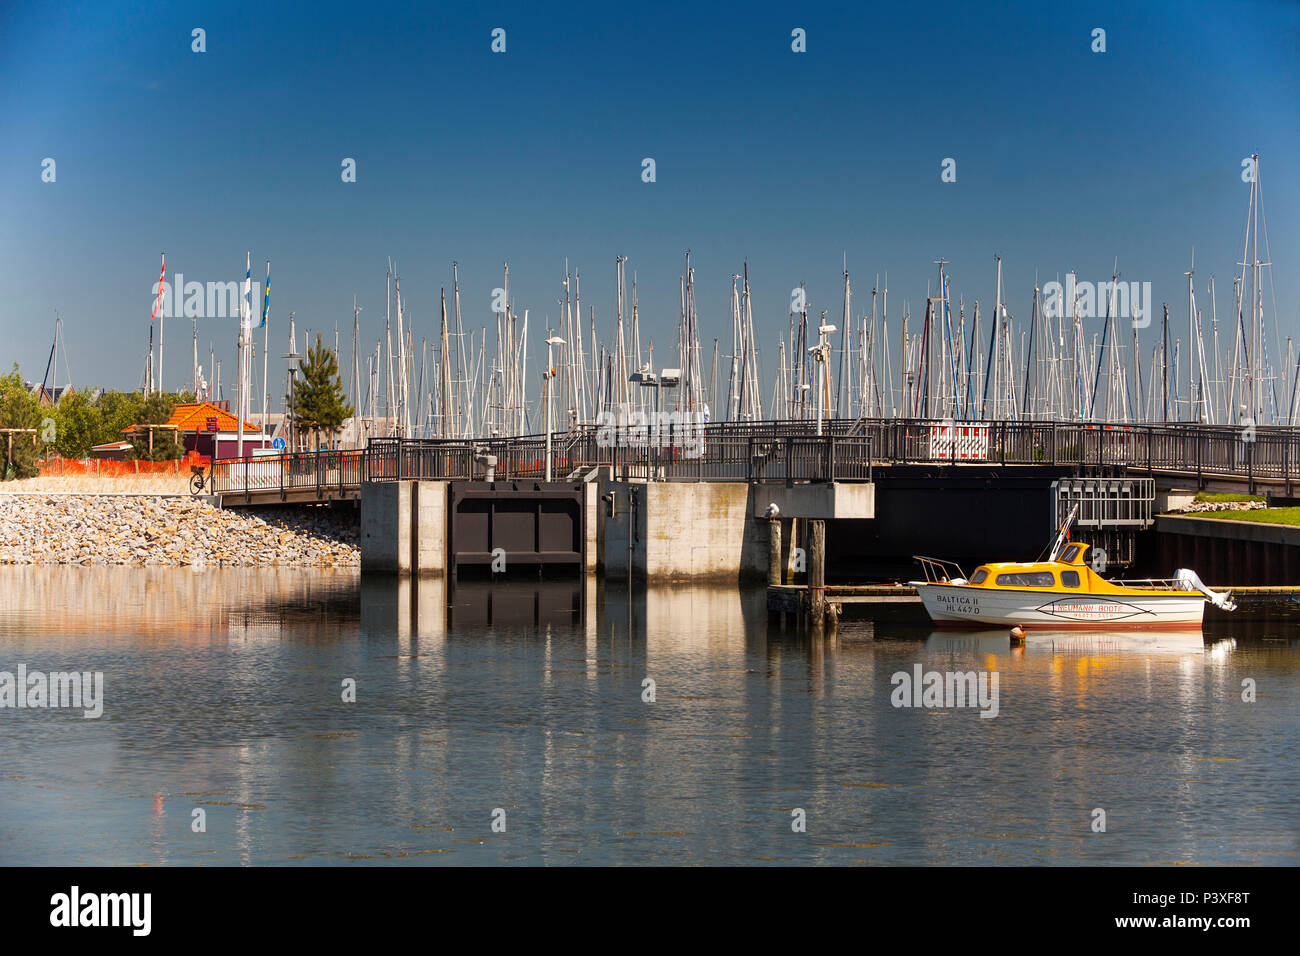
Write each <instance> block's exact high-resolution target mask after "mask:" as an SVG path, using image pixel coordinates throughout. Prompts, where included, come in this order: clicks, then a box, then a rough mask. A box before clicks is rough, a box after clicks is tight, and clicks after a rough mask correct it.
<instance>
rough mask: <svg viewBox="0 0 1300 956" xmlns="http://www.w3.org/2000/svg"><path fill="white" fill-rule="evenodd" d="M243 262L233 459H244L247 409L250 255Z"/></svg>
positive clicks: (251, 271)
mask: <svg viewBox="0 0 1300 956" xmlns="http://www.w3.org/2000/svg"><path fill="white" fill-rule="evenodd" d="M244 261H245V262H246V263H247V268H248V271H247V272H246V273H245V275H244V294H243V295H242V296H241V297H240V300H239V406H238V408H237V410H236V411H237V414H238V418H239V420H238V422H237V423H236V428H237V432H236V434H237V438H236V441H235V457H236V458H243V457H244V416H245V415H246V414H247V407H248V388H247V384H246V383H247V381H248V378H247V376H246V374H245V367H244V366H245V362H246V361H247V358H248V348H247V346H246V343H247V342H248V341H249V340H250V339H251V338H252V336H251V334H250V333H251V331H252V330H251V329H250V328H249V326H250V325H251V324H252V323H251V316H250V315H249V305H248V293H249V291H250V290H251V288H252V284H253V264H252V255H251V253H246V254H245V256H244Z"/></svg>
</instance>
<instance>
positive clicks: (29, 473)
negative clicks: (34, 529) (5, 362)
mask: <svg viewBox="0 0 1300 956" xmlns="http://www.w3.org/2000/svg"><path fill="white" fill-rule="evenodd" d="M42 411H43V410H42V408H41V404H40V402H39V401H37V399H36V396H35V395H33V394H32V393H31V392H29V391H28V390H27V385H26V383H25V382H24V381H23V377H22V375H20V374H19V372H18V363H17V362H15V363H14V367H13V371H12V372H10V373H8V374H7V375H0V428H33V429H37V430H38V434H37V435H36V438H37V439H38V441H39V440H40V439H41V437H42V436H41V435H40V434H39V430H40V429H41V425H42V420H43V419H44V418H45V417H46V416H45V415H43V414H42ZM0 455H3V456H4V470H3V471H2V472H0V478H3V479H9V478H32V477H35V475H36V474H37V468H36V447H35V443H34V442H33V441H32V436H31V435H29V434H27V433H25V432H17V433H9V432H6V433H0Z"/></svg>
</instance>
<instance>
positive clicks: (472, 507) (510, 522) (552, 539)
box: [448, 481, 586, 574]
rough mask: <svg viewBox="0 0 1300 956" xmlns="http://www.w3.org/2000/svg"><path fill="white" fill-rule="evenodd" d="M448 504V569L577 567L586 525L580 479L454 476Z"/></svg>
mask: <svg viewBox="0 0 1300 956" xmlns="http://www.w3.org/2000/svg"><path fill="white" fill-rule="evenodd" d="M448 506H449V507H450V509H451V521H450V527H449V534H448V549H449V551H450V554H451V561H450V566H451V570H452V571H453V572H455V571H459V570H461V569H469V568H478V569H481V570H484V571H490V572H491V573H506V574H508V573H509V572H510V570H511V569H512V568H521V567H526V568H539V569H540V568H546V569H549V568H556V569H559V570H572V571H573V572H574V573H575V574H576V573H579V572H581V570H582V567H583V542H584V540H585V534H586V527H585V513H584V508H583V485H582V483H581V482H577V483H570V482H549V483H548V482H543V481H496V482H484V481H456V482H452V483H451V491H450V498H449V504H448Z"/></svg>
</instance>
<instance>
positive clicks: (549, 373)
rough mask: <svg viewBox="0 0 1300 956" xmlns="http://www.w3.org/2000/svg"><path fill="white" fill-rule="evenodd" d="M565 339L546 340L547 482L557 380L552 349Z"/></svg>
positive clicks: (555, 337) (556, 337)
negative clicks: (552, 408)
mask: <svg viewBox="0 0 1300 956" xmlns="http://www.w3.org/2000/svg"><path fill="white" fill-rule="evenodd" d="M563 344H564V339H562V338H560V337H559V336H558V335H552V336H551V337H550V338H549V339H547V340H546V374H545V375H543V376H542V378H543V380H544V381H545V382H546V480H547V481H550V480H551V391H552V390H551V382H553V381H554V380H555V366H554V365H553V364H552V357H551V348H552V346H556V345H563Z"/></svg>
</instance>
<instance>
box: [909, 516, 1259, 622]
mask: <svg viewBox="0 0 1300 956" xmlns="http://www.w3.org/2000/svg"><path fill="white" fill-rule="evenodd" d="M1074 514H1075V512H1074V511H1071V514H1070V517H1069V518H1067V519H1066V522H1065V524H1064V525H1062V527H1061V530H1060V533H1059V534H1058V535H1057V539H1056V541H1055V542H1054V543H1053V546H1052V549H1051V551H1050V554H1049V557H1048V559H1047V560H1045V561H1030V562H1015V561H1002V562H996V563H991V564H982V565H980V566H979V567H978V568H976V569H975V572H974V573H973V574H971V575H970V577H969V578H967V577H966V575H965V574H964V573H963V572H962V569H961V567H960V566H958V565H957V564H956V563H955V562H952V561H944V560H941V559H939V558H930V557H926V556H924V555H914V557H915V559H916V560H917V561H919V562H920V563H921V567H922V568H923V569H924V571H925V580H924V581H913V582H911V583H912V584H913V585H914V586H915V587H916V589H917V592H918V593H919V594H920V596H921V601H922V603H923V604H924V605H925V610H926V612H927V613H928V614H929V615H930V618H931V619H932V620H933V621H935V623H937V624H961V625H966V626H976V627H990V626H997V625H1005V626H1008V627H1011V626H1015V625H1025V626H1028V625H1035V624H1037V625H1048V626H1050V627H1051V628H1052V629H1058V628H1070V629H1077V628H1110V627H1111V626H1112V625H1119V626H1121V627H1122V628H1123V629H1125V630H1127V629H1130V628H1152V627H1159V628H1188V627H1197V628H1199V627H1200V626H1201V621H1202V618H1203V616H1204V613H1205V603H1206V602H1207V601H1209V602H1211V603H1213V604H1214V605H1216V606H1217V607H1220V608H1223V609H1224V610H1227V611H1231V610H1233V609H1234V608H1235V607H1236V605H1235V604H1233V603H1232V600H1231V593H1230V592H1229V593H1228V594H1219V593H1217V592H1215V591H1212V590H1210V589H1209V588H1208V587H1206V586H1205V585H1204V584H1203V583H1201V579H1200V578H1199V577H1198V576H1197V574H1196V572H1195V571H1191V570H1188V569H1186V568H1181V569H1179V570H1178V571H1177V573H1176V574H1175V576H1174V577H1173V578H1171V579H1168V580H1154V579H1144V580H1130V581H1109V580H1107V579H1106V578H1103V577H1102V576H1101V574H1100V573H1098V571H1097V570H1095V569H1094V568H1093V566H1092V563H1091V562H1090V561H1089V559H1088V556H1089V551H1090V550H1091V548H1090V546H1089V545H1087V544H1084V543H1083V542H1077V541H1076V542H1071V541H1069V540H1068V532H1069V527H1070V524H1071V523H1072V522H1073V519H1074Z"/></svg>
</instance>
